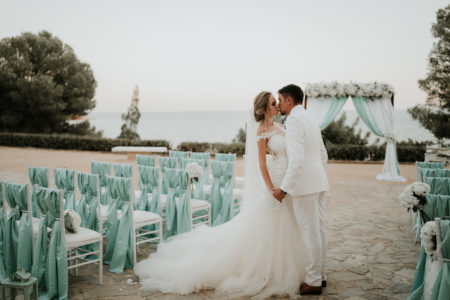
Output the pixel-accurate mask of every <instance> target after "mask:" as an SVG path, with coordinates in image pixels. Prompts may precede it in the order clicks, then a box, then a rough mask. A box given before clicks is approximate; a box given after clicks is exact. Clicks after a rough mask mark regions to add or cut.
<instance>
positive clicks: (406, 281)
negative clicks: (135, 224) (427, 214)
mask: <svg viewBox="0 0 450 300" xmlns="http://www.w3.org/2000/svg"><path fill="white" fill-rule="evenodd" d="M3 150H4V149H3ZM43 151H45V150H43ZM1 152H2V149H1V148H0V154H1ZM105 155H106V154H105ZM0 156H1V155H0ZM64 156H66V161H67V159H68V157H70V152H67V151H66V152H64ZM111 158H112V157H111ZM55 159H56V160H57V158H55V156H54V155H52V161H55ZM12 163H13V158H11V155H9V159H8V162H5V161H2V159H1V158H0V180H5V179H8V180H12V179H14V180H15V181H18V182H24V181H26V180H27V176H26V171H20V172H18V171H14V170H13V171H10V169H8V168H5V164H12ZM20 163H26V160H24V162H22V161H21V162H20ZM84 164H86V165H87V164H88V163H87V162H83V167H82V168H85V166H84ZM40 165H42V164H40ZM48 165H53V164H50V163H49V164H48ZM56 165H57V164H56ZM381 168H382V166H381V165H360V164H330V165H329V172H328V173H329V178H330V185H331V189H330V192H329V194H328V207H327V221H328V225H327V226H328V227H327V232H328V239H329V245H328V255H327V275H328V287H327V288H326V289H324V293H323V295H322V296H314V297H312V296H310V297H303V299H354V300H357V299H406V298H407V296H408V293H409V290H410V287H411V284H412V280H413V277H414V270H415V264H416V262H417V258H418V253H419V245H418V244H415V243H414V242H413V233H412V232H411V230H410V226H409V224H410V223H409V216H408V214H407V213H406V212H405V210H404V209H403V208H402V207H400V204H399V201H398V199H397V197H398V194H399V193H400V192H401V191H402V189H403V188H404V186H405V184H404V183H388V182H379V181H377V180H375V176H376V174H377V173H379V171H380V170H381ZM22 169H24V170H25V167H24V166H23V167H22ZM401 172H402V175H403V176H404V177H406V178H407V179H408V182H412V181H413V179H414V176H415V173H414V172H415V171H414V166H413V165H401ZM151 251H154V248H151V247H146V248H144V249H141V253H140V254H139V256H138V260H141V259H143V258H145V257H147V256H148V254H149V253H150V252H151ZM107 268H108V266H105V268H104V273H105V276H104V285H103V286H100V285H98V284H97V274H98V273H97V268H96V267H94V266H93V267H84V268H81V269H80V273H79V275H78V276H76V277H75V276H70V278H69V281H70V292H69V295H70V298H72V299H143V298H146V299H223V298H221V297H220V296H219V295H217V294H215V293H214V291H204V292H202V293H199V294H194V295H190V296H177V295H167V294H166V295H164V294H153V295H142V293H141V292H140V290H139V283H138V282H136V281H137V277H136V276H134V274H133V271H132V270H126V271H125V272H124V273H123V274H113V273H110V272H108V271H107V270H108V269H107Z"/></svg>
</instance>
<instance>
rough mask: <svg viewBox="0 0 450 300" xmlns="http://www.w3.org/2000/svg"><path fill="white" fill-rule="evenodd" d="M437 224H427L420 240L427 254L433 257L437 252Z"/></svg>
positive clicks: (423, 228) (432, 222)
mask: <svg viewBox="0 0 450 300" xmlns="http://www.w3.org/2000/svg"><path fill="white" fill-rule="evenodd" d="M436 233H437V228H436V222H434V221H430V222H426V223H425V224H424V225H423V227H422V230H421V231H420V240H421V244H422V246H423V248H424V250H425V252H426V253H427V254H428V255H430V256H432V255H433V254H434V251H436Z"/></svg>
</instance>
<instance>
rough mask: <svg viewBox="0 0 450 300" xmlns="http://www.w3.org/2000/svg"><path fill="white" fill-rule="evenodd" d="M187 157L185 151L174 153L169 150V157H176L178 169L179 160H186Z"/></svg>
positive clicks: (187, 153) (179, 165) (187, 154)
mask: <svg viewBox="0 0 450 300" xmlns="http://www.w3.org/2000/svg"><path fill="white" fill-rule="evenodd" d="M188 156H189V152H187V151H174V150H169V157H176V158H177V161H178V165H177V166H178V167H179V168H181V159H182V158H187V157H188Z"/></svg>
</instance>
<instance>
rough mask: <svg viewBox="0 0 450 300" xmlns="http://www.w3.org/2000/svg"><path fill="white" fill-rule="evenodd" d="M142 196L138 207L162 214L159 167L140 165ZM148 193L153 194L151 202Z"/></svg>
mask: <svg viewBox="0 0 450 300" xmlns="http://www.w3.org/2000/svg"><path fill="white" fill-rule="evenodd" d="M138 170H139V182H140V189H141V197H140V198H139V201H138V203H137V205H136V207H137V209H139V210H145V211H151V212H154V213H157V214H158V215H161V204H160V199H159V198H160V197H159V168H156V167H148V166H142V165H138ZM148 194H152V202H151V204H150V203H149V202H148Z"/></svg>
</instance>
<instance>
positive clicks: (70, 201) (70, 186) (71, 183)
mask: <svg viewBox="0 0 450 300" xmlns="http://www.w3.org/2000/svg"><path fill="white" fill-rule="evenodd" d="M53 177H54V179H55V186H56V187H57V188H58V189H61V190H63V191H64V200H65V202H64V209H73V210H75V209H76V203H75V178H76V176H75V171H74V170H69V169H59V168H53Z"/></svg>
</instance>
